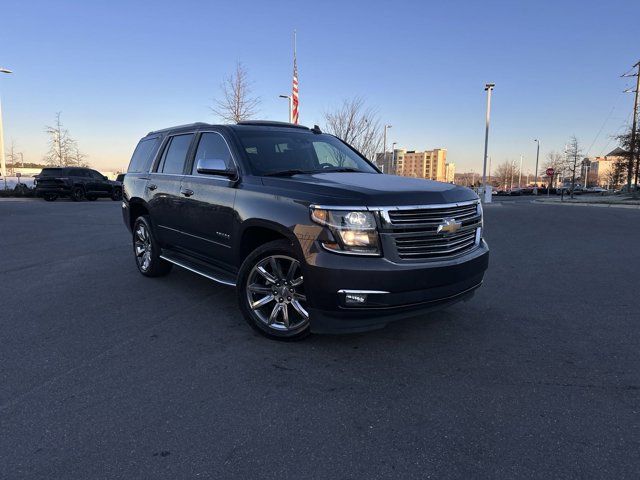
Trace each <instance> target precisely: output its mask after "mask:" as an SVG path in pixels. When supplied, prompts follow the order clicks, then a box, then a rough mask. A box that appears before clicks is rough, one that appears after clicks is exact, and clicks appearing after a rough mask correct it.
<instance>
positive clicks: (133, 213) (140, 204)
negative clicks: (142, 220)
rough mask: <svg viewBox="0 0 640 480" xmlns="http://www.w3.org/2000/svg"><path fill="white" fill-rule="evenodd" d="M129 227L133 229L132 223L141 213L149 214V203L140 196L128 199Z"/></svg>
mask: <svg viewBox="0 0 640 480" xmlns="http://www.w3.org/2000/svg"><path fill="white" fill-rule="evenodd" d="M128 203H129V229H130V230H133V224H134V223H135V221H136V218H138V217H139V216H141V215H149V205H147V202H145V201H144V200H143V199H141V198H137V197H134V198H130V199H129V202H128Z"/></svg>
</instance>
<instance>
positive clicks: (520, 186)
mask: <svg viewBox="0 0 640 480" xmlns="http://www.w3.org/2000/svg"><path fill="white" fill-rule="evenodd" d="M518 188H522V155H520V173H519V175H518Z"/></svg>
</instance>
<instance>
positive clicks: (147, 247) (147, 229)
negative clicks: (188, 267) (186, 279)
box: [133, 215, 173, 277]
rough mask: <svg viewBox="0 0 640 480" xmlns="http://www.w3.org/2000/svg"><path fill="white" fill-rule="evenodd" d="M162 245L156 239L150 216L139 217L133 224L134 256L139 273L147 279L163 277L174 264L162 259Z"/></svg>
mask: <svg viewBox="0 0 640 480" xmlns="http://www.w3.org/2000/svg"><path fill="white" fill-rule="evenodd" d="M160 252H161V249H160V245H158V242H157V241H156V239H155V236H154V234H153V229H152V227H151V221H150V220H149V216H148V215H142V216H140V217H138V218H137V219H136V221H135V223H134V224H133V254H134V257H135V260H136V266H137V267H138V271H139V272H140V273H141V274H142V275H144V276H145V277H161V276H163V275H166V274H168V273H169V272H170V271H171V267H172V266H173V264H171V263H169V262H167V261H166V260H163V259H162V258H160Z"/></svg>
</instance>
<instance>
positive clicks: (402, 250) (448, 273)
mask: <svg viewBox="0 0 640 480" xmlns="http://www.w3.org/2000/svg"><path fill="white" fill-rule="evenodd" d="M123 198H124V200H123V202H122V213H123V216H124V222H125V224H126V226H127V227H128V228H129V229H130V231H131V232H132V244H133V245H132V246H133V253H134V258H135V260H136V264H137V267H138V269H139V271H140V273H142V274H143V275H145V276H148V277H154V276H159V275H164V274H166V273H168V272H169V270H170V269H171V267H172V266H173V265H178V266H180V267H183V268H186V269H187V270H190V271H192V272H195V273H198V274H200V275H202V276H204V277H207V278H209V279H211V280H214V281H216V282H219V283H221V284H224V285H231V286H235V287H236V289H237V296H238V302H239V306H240V309H241V311H242V313H243V314H244V317H245V319H246V320H247V321H248V323H249V324H250V325H251V326H252V327H254V328H255V329H256V330H258V331H259V332H261V333H263V334H265V335H267V336H268V337H273V338H286V339H292V338H300V337H302V336H304V335H306V334H308V333H309V332H310V331H311V332H358V331H365V330H371V329H375V328H380V327H382V326H384V325H386V324H387V323H388V322H389V321H392V320H396V319H399V318H402V317H407V316H415V315H416V314H418V313H421V312H424V311H428V310H433V309H435V308H440V307H443V306H445V305H449V304H452V303H454V302H457V301H459V300H463V299H468V298H470V297H471V296H472V295H473V293H474V291H475V289H477V288H478V287H479V286H480V285H481V283H482V279H483V276H484V272H485V270H486V269H487V265H488V259H489V250H488V247H487V244H486V243H485V242H484V240H483V237H482V227H483V223H482V206H481V205H480V202H479V200H478V197H477V196H476V194H475V193H474V192H473V191H471V190H470V189H468V188H464V187H459V186H456V185H450V184H447V183H438V182H433V181H427V180H423V179H417V178H406V177H398V176H393V175H384V174H382V173H380V171H379V170H378V169H377V168H376V167H375V166H374V165H373V164H371V163H370V162H369V161H368V160H367V159H366V158H364V157H363V156H362V155H361V154H359V153H358V152H357V151H356V150H354V149H353V148H352V147H350V146H349V145H347V144H346V143H344V142H342V141H341V140H339V139H338V138H336V137H334V136H332V135H327V134H323V133H322V132H321V131H320V129H319V128H317V127H314V128H313V129H309V128H306V127H302V126H299V125H292V124H286V123H279V122H258V121H255V122H241V123H239V124H237V125H208V124H204V123H196V124H192V125H185V126H181V127H174V128H169V129H166V130H159V131H154V132H151V133H149V134H148V135H147V136H146V137H144V138H143V139H142V140H140V143H139V144H138V146H137V148H136V149H135V152H134V154H133V157H132V159H131V163H130V165H129V169H128V172H127V174H126V176H125V179H124V197H123Z"/></svg>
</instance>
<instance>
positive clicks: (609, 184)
mask: <svg viewBox="0 0 640 480" xmlns="http://www.w3.org/2000/svg"><path fill="white" fill-rule="evenodd" d="M625 157H628V153H627V152H626V151H625V150H623V149H622V148H620V147H618V148H616V149H614V150H612V151H611V152H609V153H608V154H606V155H605V156H604V157H595V158H594V159H593V160H591V166H590V170H589V185H592V184H593V182H594V181H595V182H597V185H599V186H601V187H606V188H613V187H615V186H617V185H616V184H617V183H619V182H618V180H619V179H616V178H615V176H616V175H615V173H614V171H615V164H616V163H617V162H618V161H620V160H622V159H624V158H625Z"/></svg>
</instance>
